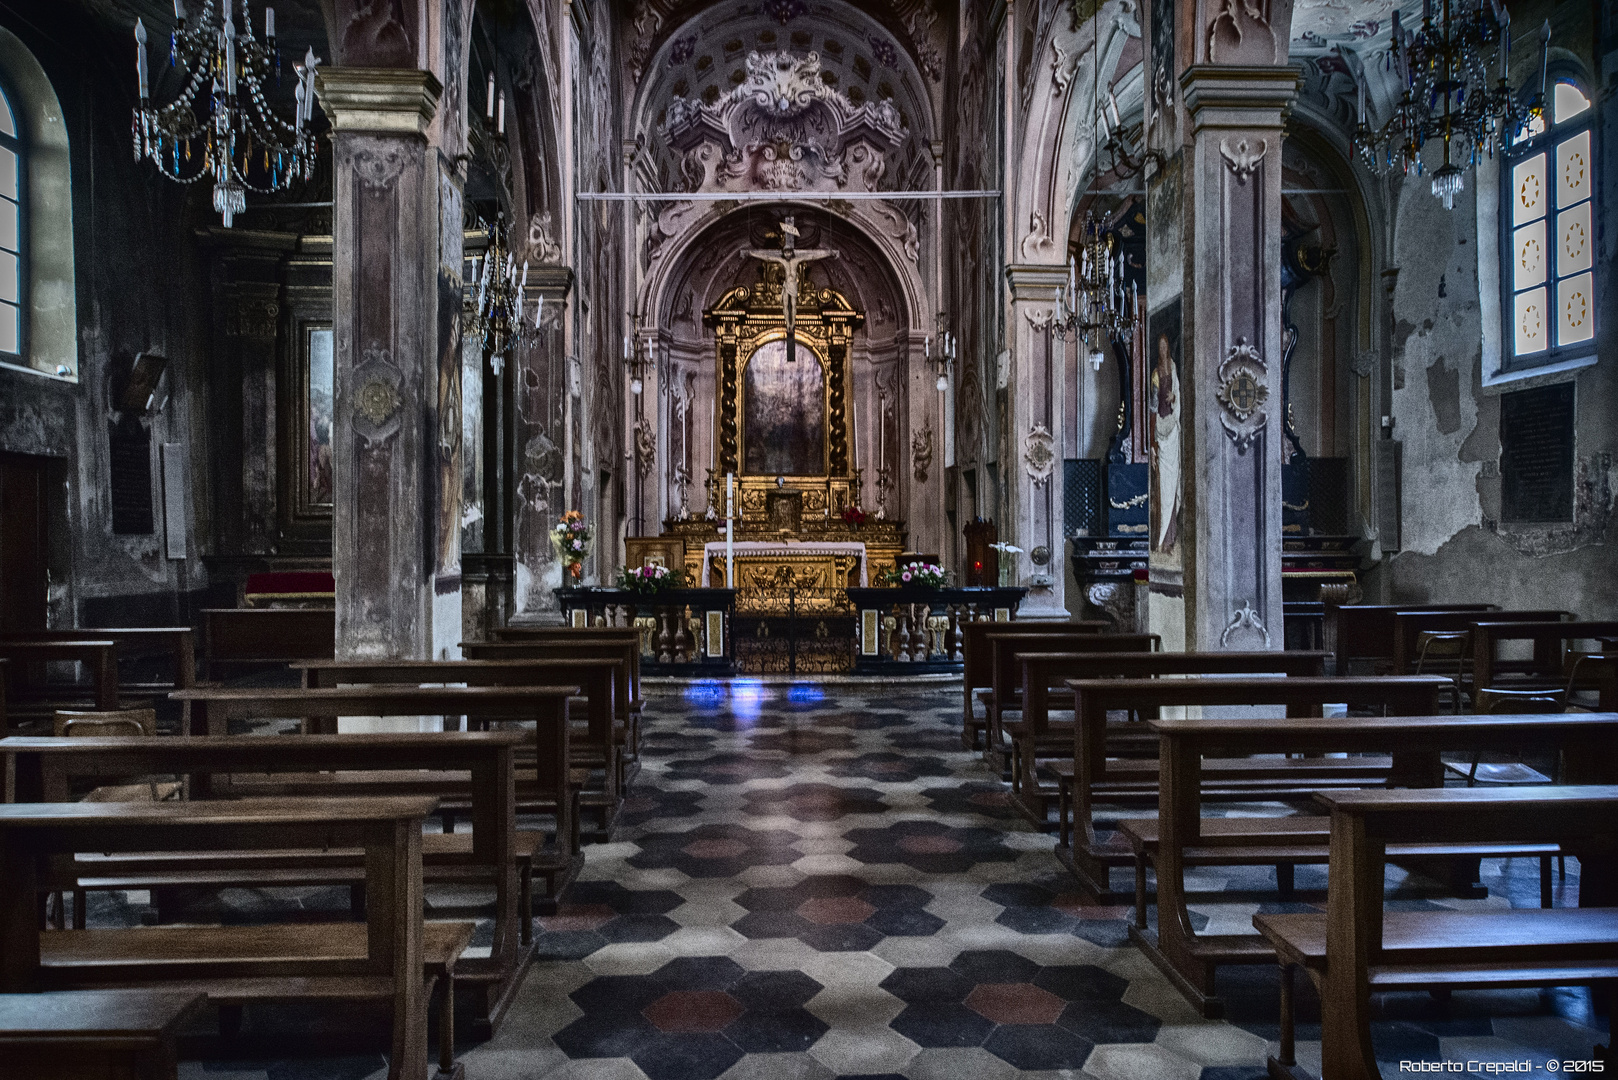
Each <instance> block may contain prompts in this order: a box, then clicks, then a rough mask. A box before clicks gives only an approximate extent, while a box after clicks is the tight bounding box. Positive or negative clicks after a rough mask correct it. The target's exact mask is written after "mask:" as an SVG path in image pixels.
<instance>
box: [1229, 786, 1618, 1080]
mask: <svg viewBox="0 0 1618 1080" xmlns="http://www.w3.org/2000/svg"><path fill="white" fill-rule="evenodd" d="M1320 799H1321V802H1323V803H1325V805H1326V806H1327V807H1328V808H1329V809H1330V811H1331V882H1330V886H1329V890H1328V896H1327V901H1326V911H1325V913H1324V914H1321V913H1319V912H1308V913H1297V914H1265V915H1255V916H1253V925H1254V926H1255V927H1257V928H1258V930H1259V932H1260V933H1261V934H1263V936H1264V938H1265V939H1266V940H1267V941H1268V942H1269V943H1270V944H1271V945H1273V947H1274V950H1275V952H1276V953H1277V955H1278V956H1279V958H1280V961H1281V964H1282V968H1283V977H1282V984H1281V985H1282V999H1281V1040H1280V1041H1281V1047H1280V1054H1279V1055H1278V1056H1277V1057H1274V1058H1271V1059H1270V1062H1269V1073H1270V1075H1271V1076H1275V1077H1299V1078H1302V1077H1306V1076H1307V1075H1308V1074H1307V1073H1305V1072H1303V1071H1302V1070H1301V1069H1299V1068H1298V1067H1297V1065H1296V1061H1295V1059H1294V1056H1293V1049H1294V1043H1293V1010H1292V977H1291V972H1292V969H1294V968H1296V967H1301V968H1303V969H1304V970H1305V971H1307V972H1308V973H1309V976H1310V978H1311V979H1312V980H1313V981H1314V983H1315V984H1316V986H1317V987H1318V988H1319V990H1320V998H1321V1007H1320V1012H1321V1033H1320V1034H1321V1040H1320V1051H1321V1061H1322V1063H1323V1065H1324V1072H1323V1077H1324V1080H1379V1078H1380V1077H1381V1075H1382V1074H1381V1072H1380V1071H1379V1070H1378V1068H1377V1060H1376V1054H1375V1052H1374V1050H1373V1048H1372V1045H1371V1019H1372V1003H1371V995H1372V994H1375V993H1382V992H1387V991H1411V990H1437V989H1444V990H1449V989H1461V988H1484V989H1504V988H1508V987H1519V986H1521V987H1540V986H1578V985H1599V984H1609V985H1610V984H1611V983H1612V982H1613V981H1614V980H1618V908H1615V907H1614V906H1613V905H1614V904H1618V895H1615V891H1618V890H1615V888H1614V885H1615V881H1618V875H1615V874H1614V867H1613V862H1614V855H1615V854H1618V852H1615V851H1614V847H1615V841H1618V787H1612V786H1591V787H1550V788H1547V787H1531V788H1520V787H1519V788H1494V789H1478V788H1451V789H1435V790H1430V791H1344V792H1331V793H1328V794H1323V795H1321V797H1320ZM1501 838H1512V839H1519V840H1541V841H1545V842H1549V843H1555V844H1560V845H1563V846H1566V847H1569V848H1572V849H1574V850H1579V851H1582V852H1583V854H1582V855H1581V858H1580V869H1581V877H1580V882H1579V905H1580V906H1579V907H1577V908H1556V909H1551V910H1543V909H1535V908H1528V909H1513V910H1507V911H1501V910H1488V911H1399V912H1394V911H1389V912H1385V911H1384V910H1383V875H1384V869H1383V866H1384V863H1385V862H1386V861H1387V858H1388V854H1389V848H1390V847H1393V846H1394V845H1396V844H1400V843H1409V842H1417V843H1420V842H1436V843H1454V842H1476V841H1490V840H1498V839H1501ZM1610 1019H1611V1017H1610V1015H1609V1020H1610ZM1609 1045H1611V1044H1610V1040H1609ZM1581 1056H1585V1055H1581Z"/></svg>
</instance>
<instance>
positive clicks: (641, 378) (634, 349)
mask: <svg viewBox="0 0 1618 1080" xmlns="http://www.w3.org/2000/svg"><path fill="white" fill-rule="evenodd" d="M624 367H625V368H626V369H627V370H628V371H629V392H630V393H631V394H635V395H637V396H638V395H639V394H640V392H641V391H642V390H644V389H646V381H645V374H646V360H645V359H644V358H643V357H642V356H641V354H640V348H639V346H638V345H637V344H636V342H635V338H634V335H632V334H625V335H624Z"/></svg>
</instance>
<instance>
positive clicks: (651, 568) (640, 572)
mask: <svg viewBox="0 0 1618 1080" xmlns="http://www.w3.org/2000/svg"><path fill="white" fill-rule="evenodd" d="M684 584H685V572H684V571H682V570H670V569H669V568H668V567H666V566H660V565H658V564H657V563H648V564H647V565H645V566H640V567H636V568H635V569H633V570H631V569H630V568H629V567H627V566H624V567H620V568H619V569H618V587H619V588H620V589H627V590H628V591H630V592H637V593H641V594H643V595H650V594H652V593H660V592H662V591H663V590H664V589H678V588H680V587H681V586H682V585H684Z"/></svg>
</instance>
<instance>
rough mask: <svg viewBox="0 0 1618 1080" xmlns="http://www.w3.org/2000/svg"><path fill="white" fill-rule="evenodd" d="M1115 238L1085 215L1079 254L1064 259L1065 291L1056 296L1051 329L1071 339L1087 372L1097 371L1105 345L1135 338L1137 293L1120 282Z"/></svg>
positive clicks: (1091, 214)
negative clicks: (1080, 346)
mask: <svg viewBox="0 0 1618 1080" xmlns="http://www.w3.org/2000/svg"><path fill="white" fill-rule="evenodd" d="M1121 247H1122V245H1120V244H1119V243H1118V234H1117V233H1116V232H1115V231H1114V230H1113V228H1112V227H1111V226H1110V225H1108V224H1107V223H1106V221H1104V220H1103V219H1102V218H1100V217H1099V216H1097V215H1096V213H1095V211H1093V210H1092V211H1090V212H1089V213H1088V214H1086V215H1085V218H1084V231H1083V233H1082V235H1081V238H1080V241H1079V250H1078V251H1077V252H1076V253H1074V254H1072V255H1069V256H1068V263H1067V286H1066V287H1065V288H1063V289H1061V290H1060V291H1059V292H1058V293H1057V298H1056V302H1057V312H1056V317H1055V318H1054V319H1052V321H1051V329H1052V330H1054V331H1056V335H1057V337H1060V338H1063V339H1064V340H1065V339H1066V338H1068V337H1076V338H1077V339H1078V340H1079V341H1081V342H1083V343H1084V345H1085V347H1086V349H1087V350H1088V352H1089V361H1090V366H1091V367H1092V368H1095V369H1097V370H1100V368H1101V362H1102V359H1103V358H1104V356H1105V353H1104V352H1103V351H1102V350H1103V349H1104V348H1105V347H1106V345H1107V343H1108V342H1110V341H1114V340H1126V341H1127V340H1128V339H1129V338H1131V337H1132V336H1133V335H1134V333H1135V307H1136V301H1137V299H1138V298H1139V289H1138V287H1137V286H1136V285H1135V284H1134V283H1133V282H1130V283H1128V284H1126V283H1125V281H1124V269H1125V267H1124V253H1123V251H1122V250H1121Z"/></svg>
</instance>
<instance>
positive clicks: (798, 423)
mask: <svg viewBox="0 0 1618 1080" xmlns="http://www.w3.org/2000/svg"><path fill="white" fill-rule="evenodd" d="M799 235H800V233H799V231H798V229H797V227H796V226H795V224H794V219H793V218H791V217H788V218H787V219H786V220H785V221H782V222H781V223H780V225H779V228H778V229H777V230H775V231H774V232H772V233H770V234H768V236H769V238H770V239H772V240H773V239H777V238H778V239H779V241H780V247H779V249H778V250H777V249H772V248H764V249H744V254H746V255H748V256H750V257H752V258H754V259H757V260H758V270H759V272H758V279H757V281H755V282H754V283H753V284H751V285H740V286H737V287H735V288H733V289H730V290H728V291H727V292H726V293H725V294H724V295H723V296H721V297H720V299H719V301H718V302H717V303H716V304H714V305H713V306H712V307H711V308H708V309H707V310H706V311H704V312H703V325H705V326H707V327H708V328H709V329H711V330H712V331H713V332H714V364H715V370H714V375H715V379H714V385H715V387H716V388H717V389H716V400H715V402H714V424H713V430H714V431H715V432H717V438H716V439H715V440H714V445H713V447H712V450H711V452H710V459H709V467H708V476H707V483H706V488H707V506H706V507H705V509H704V510H703V511H702V512H699V513H688V514H686V515H685V516H682V517H677V518H670V519H668V520H666V521H665V522H664V523H663V537H664V538H666V539H668V540H674V539H676V538H677V539H678V540H679V541H680V542H681V544H682V545H683V560H684V568H685V571H686V575H687V580H688V581H690V582H692V583H694V584H697V585H711V586H714V587H720V586H723V585H725V584H726V581H725V568H726V546H725V540H726V535H725V526H726V514H727V507H728V511H729V512H730V513H731V514H732V518H731V523H732V525H733V529H734V535H733V537H732V538H731V539H732V540H733V551H734V560H735V563H734V566H735V589H736V608H735V610H736V611H737V612H738V613H753V614H781V615H785V614H787V613H788V611H789V608H790V610H791V611H792V612H793V613H795V614H796V615H808V614H812V613H827V614H829V613H833V612H836V613H842V614H851V613H852V609H851V608H850V607H849V605H848V597H847V595H846V590H847V589H848V588H849V587H851V586H852V587H854V588H859V587H861V586H865V585H875V584H878V583H879V582H880V581H881V575H882V573H883V572H884V571H886V570H889V569H891V568H892V567H893V566H894V565H895V563H896V561H897V560H898V558H899V556H900V554H901V553H903V552H904V550H905V543H906V536H905V529H904V523H903V522H902V521H894V520H877V519H876V518H875V517H874V516H868V515H865V514H864V513H863V511H861V509H860V508H861V506H862V504H861V501H860V495H861V484H862V478H861V475H860V470H859V469H858V468H853V467H851V465H850V463H851V461H852V460H854V458H855V454H854V453H853V450H854V448H853V447H852V445H851V443H852V434H853V432H852V425H851V423H850V413H849V410H848V407H847V399H848V388H849V386H850V384H851V377H852V373H851V371H850V367H849V363H850V360H849V355H850V349H849V347H850V344H851V342H852V340H853V336H854V333H855V332H856V331H858V330H859V329H861V328H862V327H863V326H864V325H865V316H864V314H863V313H861V312H859V311H857V310H855V309H854V307H853V306H852V305H851V304H850V303H849V301H848V299H847V297H845V296H844V295H843V294H842V293H840V292H838V291H837V290H835V289H831V288H824V287H821V286H819V285H817V284H816V283H815V281H814V280H813V278H812V277H811V276H810V273H809V268H810V266H812V265H813V264H814V263H816V262H819V261H822V260H825V259H835V258H837V257H838V253H837V252H836V251H835V250H831V249H825V248H799V247H798V246H797V241H798V237H799ZM861 519H863V520H861Z"/></svg>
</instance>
